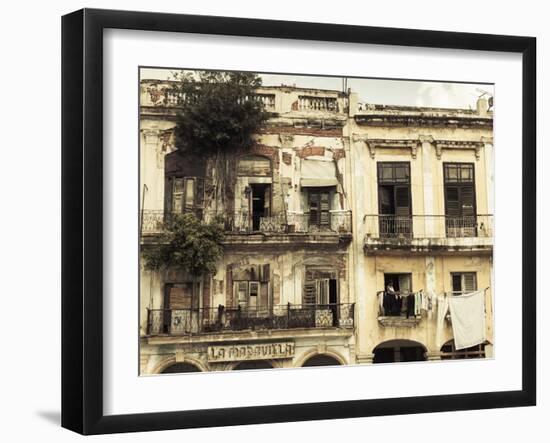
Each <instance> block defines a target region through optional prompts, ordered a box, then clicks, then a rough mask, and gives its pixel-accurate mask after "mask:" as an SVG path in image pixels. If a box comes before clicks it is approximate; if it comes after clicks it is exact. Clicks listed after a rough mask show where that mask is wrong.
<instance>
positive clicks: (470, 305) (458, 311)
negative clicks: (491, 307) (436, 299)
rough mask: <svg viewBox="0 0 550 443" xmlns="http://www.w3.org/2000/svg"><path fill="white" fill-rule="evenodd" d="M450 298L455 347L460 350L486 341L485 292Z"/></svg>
mask: <svg viewBox="0 0 550 443" xmlns="http://www.w3.org/2000/svg"><path fill="white" fill-rule="evenodd" d="M448 298H449V306H450V309H451V320H452V325H453V335H454V340H455V348H456V349H457V350H460V349H464V348H469V347H471V346H475V345H479V344H481V343H483V342H485V340H486V339H487V337H486V328H485V293H484V292H483V291H476V292H471V293H468V294H463V295H457V296H450V297H448Z"/></svg>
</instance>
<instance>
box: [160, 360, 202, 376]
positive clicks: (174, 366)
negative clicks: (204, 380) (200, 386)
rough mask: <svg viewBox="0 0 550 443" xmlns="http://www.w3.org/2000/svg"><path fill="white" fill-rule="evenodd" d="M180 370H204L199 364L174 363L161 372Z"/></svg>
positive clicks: (174, 372)
mask: <svg viewBox="0 0 550 443" xmlns="http://www.w3.org/2000/svg"><path fill="white" fill-rule="evenodd" d="M180 372H202V371H201V369H200V368H199V367H198V366H195V365H194V364H192V363H174V364H172V365H169V366H166V367H165V368H164V369H163V370H162V371H160V373H161V374H178V373H180Z"/></svg>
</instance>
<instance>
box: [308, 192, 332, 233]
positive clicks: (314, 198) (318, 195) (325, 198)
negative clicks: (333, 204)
mask: <svg viewBox="0 0 550 443" xmlns="http://www.w3.org/2000/svg"><path fill="white" fill-rule="evenodd" d="M308 203H309V225H310V226H315V227H317V228H319V229H322V228H326V229H329V228H330V191H329V190H328V189H318V188H310V189H309V192H308Z"/></svg>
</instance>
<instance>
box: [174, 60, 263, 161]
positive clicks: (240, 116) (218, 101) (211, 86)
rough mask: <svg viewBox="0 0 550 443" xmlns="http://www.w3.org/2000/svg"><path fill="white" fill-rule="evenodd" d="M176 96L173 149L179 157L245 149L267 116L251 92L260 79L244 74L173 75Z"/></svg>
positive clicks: (202, 155) (258, 84) (209, 155)
mask: <svg viewBox="0 0 550 443" xmlns="http://www.w3.org/2000/svg"><path fill="white" fill-rule="evenodd" d="M174 77H175V80H176V83H175V86H174V91H175V92H176V93H178V94H179V95H180V97H181V98H182V99H181V106H182V109H181V112H179V113H178V115H177V126H176V130H175V134H176V146H177V147H178V150H180V152H182V153H183V154H192V155H196V156H199V157H203V158H207V157H212V156H215V155H218V154H220V153H223V154H230V153H234V152H235V151H237V150H246V149H247V148H249V147H250V146H252V144H253V143H254V140H253V135H254V134H255V133H257V132H258V130H259V128H260V126H261V125H262V123H263V122H264V121H265V120H267V117H268V115H269V114H268V113H267V112H266V111H265V109H264V105H263V103H262V102H261V101H260V100H257V99H255V90H256V89H257V88H258V87H260V86H261V84H262V82H261V79H260V77H258V76H257V75H256V74H250V73H245V72H222V71H198V72H194V73H190V72H182V73H174Z"/></svg>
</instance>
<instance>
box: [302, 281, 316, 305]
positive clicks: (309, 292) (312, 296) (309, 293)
mask: <svg viewBox="0 0 550 443" xmlns="http://www.w3.org/2000/svg"><path fill="white" fill-rule="evenodd" d="M306 278H307V277H306ZM316 300H317V282H316V281H315V280H310V279H309V280H306V282H305V284H304V295H303V300H302V303H303V304H304V305H314V304H315V302H316Z"/></svg>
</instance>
